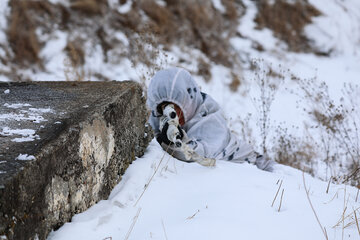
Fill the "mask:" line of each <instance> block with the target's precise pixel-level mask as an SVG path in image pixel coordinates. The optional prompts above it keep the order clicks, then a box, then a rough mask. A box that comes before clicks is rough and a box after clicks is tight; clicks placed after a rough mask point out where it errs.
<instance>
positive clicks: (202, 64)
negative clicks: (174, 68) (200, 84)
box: [197, 58, 211, 82]
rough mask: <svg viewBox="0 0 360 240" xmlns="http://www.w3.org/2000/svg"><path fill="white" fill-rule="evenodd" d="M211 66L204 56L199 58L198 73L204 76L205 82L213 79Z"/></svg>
mask: <svg viewBox="0 0 360 240" xmlns="http://www.w3.org/2000/svg"><path fill="white" fill-rule="evenodd" d="M210 68H211V66H210V64H209V63H208V62H206V61H205V60H204V59H203V58H199V59H198V72H197V74H198V75H199V76H201V77H202V78H204V80H205V82H209V81H210V80H211V69H210Z"/></svg>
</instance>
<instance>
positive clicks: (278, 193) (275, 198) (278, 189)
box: [271, 180, 283, 207]
mask: <svg viewBox="0 0 360 240" xmlns="http://www.w3.org/2000/svg"><path fill="white" fill-rule="evenodd" d="M282 183H283V181H282V180H281V182H280V185H279V188H278V190H277V192H276V194H275V197H274V200H273V201H272V204H271V207H273V206H274V203H275V200H276V197H277V195H278V194H279V191H280V188H281V185H282Z"/></svg>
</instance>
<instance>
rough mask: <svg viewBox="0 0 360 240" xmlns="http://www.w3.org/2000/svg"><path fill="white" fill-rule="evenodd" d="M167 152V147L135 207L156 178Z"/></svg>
mask: <svg viewBox="0 0 360 240" xmlns="http://www.w3.org/2000/svg"><path fill="white" fill-rule="evenodd" d="M168 147H169V146H168ZM166 152H167V149H166V151H165V152H164V154H163V156H162V157H161V159H160V162H159V164H158V165H157V167H156V169H155V171H154V173H153V175H152V176H151V177H150V179H149V181H148V182H147V184H146V185H145V187H144V190H143V192H142V193H141V194H140V197H139V198H138V200H137V201H136V202H135V204H134V207H136V205H137V204H138V202H139V201H140V199H141V198H142V196H143V195H144V193H145V191H146V190H147V189H148V187H149V185H150V183H151V181H152V179H153V178H154V176H155V174H156V173H157V171H158V170H159V168H160V165H161V163H162V161H163V160H164V157H165V154H166Z"/></svg>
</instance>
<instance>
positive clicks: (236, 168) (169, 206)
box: [49, 141, 360, 240]
mask: <svg viewBox="0 0 360 240" xmlns="http://www.w3.org/2000/svg"><path fill="white" fill-rule="evenodd" d="M163 155H164V153H163V151H162V150H161V148H160V147H159V146H158V144H157V142H156V141H152V142H151V144H150V146H149V148H148V151H147V152H146V154H145V156H144V157H142V158H139V159H137V160H136V161H135V162H134V163H133V164H131V166H130V167H129V168H128V170H127V171H126V173H125V175H124V176H123V180H122V181H121V182H120V184H119V185H117V186H116V187H115V189H114V190H113V191H112V193H111V195H110V197H109V199H108V200H103V201H101V202H99V203H98V204H97V205H95V206H93V207H92V208H90V209H89V210H88V211H86V212H84V213H81V214H78V215H76V216H75V217H74V218H73V220H72V222H71V223H66V224H65V225H64V226H63V227H61V228H60V229H59V230H58V231H56V232H52V233H51V234H50V236H49V240H57V239H59V240H60V239H68V240H70V239H94V240H95V239H106V238H108V239H110V237H111V238H112V239H127V238H126V236H129V238H128V239H277V240H280V239H284V240H288V239H293V240H296V239H299V240H300V239H301V240H303V239H324V236H323V233H322V231H321V229H320V227H319V225H318V223H317V221H316V218H315V216H314V213H313V212H312V210H311V207H310V205H309V202H308V200H307V197H306V193H305V190H304V185H303V180H302V174H301V172H300V171H297V170H295V169H292V168H289V167H283V168H282V171H281V173H268V172H264V171H261V170H258V169H257V168H256V167H255V166H252V165H249V164H236V163H230V162H224V161H221V162H218V163H217V166H216V167H215V168H206V167H203V166H200V165H198V164H196V163H191V164H188V163H183V162H181V161H178V160H176V159H174V158H172V157H171V156H169V155H168V154H165V156H164V157H163ZM156 168H158V170H157V172H156V173H155V176H154V177H153V179H152V181H151V182H150V183H149V179H150V178H151V176H152V175H153V174H154V172H155V169H156ZM305 178H306V186H307V188H308V189H310V194H309V195H310V198H311V201H312V203H313V205H314V208H315V210H316V213H317V214H318V216H319V219H320V221H321V224H322V225H323V226H324V227H325V228H326V231H327V233H328V235H329V239H342V234H343V233H342V230H341V229H342V223H340V224H339V226H337V227H334V226H335V225H336V224H337V223H338V222H339V220H340V219H341V216H342V213H343V210H344V197H345V204H346V206H347V208H346V209H347V210H346V213H345V217H346V216H347V215H348V214H351V212H352V211H353V209H357V208H358V207H360V203H358V202H355V198H356V194H357V190H356V189H355V188H353V187H349V186H343V185H330V189H329V193H328V194H326V193H325V192H326V189H327V183H326V182H322V181H319V180H317V179H314V178H312V177H310V176H308V175H306V176H305ZM281 181H282V182H283V183H282V186H281V189H280V192H279V194H278V196H277V198H276V200H275V203H274V206H273V207H271V204H272V202H273V199H274V196H275V194H276V192H277V190H278V188H279V184H280V182H281ZM146 185H148V187H147V189H146V190H145V192H144V194H143V196H142V197H141V194H142V193H143V191H144V186H146ZM282 189H284V195H283V199H282V204H281V208H280V212H279V211H278V209H279V205H280V198H281V192H282ZM345 191H346V192H345ZM344 193H345V194H344ZM137 201H138V203H137ZM136 203H137V204H136ZM135 216H137V219H136V220H134V217H135ZM348 223H354V219H353V215H351V216H350V218H346V219H345V225H347V224H348ZM132 225H133V226H132ZM130 230H132V231H131V232H129V231H130ZM358 238H359V233H358V232H357V229H356V226H355V225H354V224H352V225H350V226H348V227H346V228H345V229H344V239H358Z"/></svg>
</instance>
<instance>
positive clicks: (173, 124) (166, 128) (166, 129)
mask: <svg viewBox="0 0 360 240" xmlns="http://www.w3.org/2000/svg"><path fill="white" fill-rule="evenodd" d="M159 130H160V131H161V132H160V134H159V135H158V136H157V138H156V139H157V140H158V142H159V143H160V144H161V143H162V142H164V143H165V144H167V145H174V146H175V147H178V148H180V147H181V146H182V141H181V140H182V139H183V137H184V132H183V130H182V129H181V127H180V125H179V118H178V116H177V114H176V111H175V108H174V105H173V104H168V105H166V107H165V108H164V109H163V115H162V116H161V117H160V126H159Z"/></svg>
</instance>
